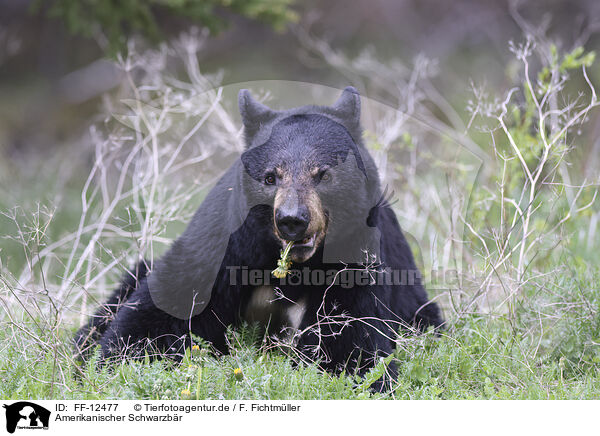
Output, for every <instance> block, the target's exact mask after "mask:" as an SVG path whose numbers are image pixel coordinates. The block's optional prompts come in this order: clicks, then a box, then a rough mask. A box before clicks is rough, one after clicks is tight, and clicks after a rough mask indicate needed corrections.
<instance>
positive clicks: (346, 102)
mask: <svg viewBox="0 0 600 436" xmlns="http://www.w3.org/2000/svg"><path fill="white" fill-rule="evenodd" d="M332 109H334V111H335V113H336V115H337V116H338V117H340V118H341V119H342V120H344V121H346V122H347V123H349V124H350V125H351V126H352V127H358V126H359V125H360V94H359V93H358V91H357V90H356V88H354V87H353V86H347V87H346V88H344V90H343V91H342V95H341V96H340V98H338V100H337V101H336V102H335V103H334V105H333V106H332Z"/></svg>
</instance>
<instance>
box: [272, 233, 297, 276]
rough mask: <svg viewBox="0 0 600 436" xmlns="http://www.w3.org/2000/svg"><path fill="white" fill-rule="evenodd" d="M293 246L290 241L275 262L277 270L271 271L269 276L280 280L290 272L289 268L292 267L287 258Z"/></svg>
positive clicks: (292, 242)
mask: <svg viewBox="0 0 600 436" xmlns="http://www.w3.org/2000/svg"><path fill="white" fill-rule="evenodd" d="M293 245H294V241H290V242H288V244H287V245H286V247H285V249H284V250H281V257H280V258H279V260H278V261H277V268H275V269H274V270H273V271H271V274H273V276H274V277H276V278H278V279H282V278H284V277H285V276H286V275H287V274H288V273H289V272H290V266H292V261H291V260H288V256H289V254H290V250H291V249H292V246H293Z"/></svg>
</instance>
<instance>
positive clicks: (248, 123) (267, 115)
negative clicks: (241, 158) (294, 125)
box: [238, 89, 277, 145]
mask: <svg viewBox="0 0 600 436" xmlns="http://www.w3.org/2000/svg"><path fill="white" fill-rule="evenodd" d="M238 105H239V108H240V115H241V116H242V122H243V123H244V130H245V133H246V140H247V141H248V145H250V142H251V141H252V138H253V137H254V135H255V134H256V132H257V131H258V130H259V129H260V127H261V125H264V124H265V123H266V122H268V121H270V120H272V119H273V118H275V116H276V115H277V113H276V112H275V111H274V110H272V109H271V108H268V107H267V106H265V105H264V104H262V103H259V102H258V101H256V100H254V99H253V98H252V95H250V91H248V90H247V89H242V90H240V93H239V95H238Z"/></svg>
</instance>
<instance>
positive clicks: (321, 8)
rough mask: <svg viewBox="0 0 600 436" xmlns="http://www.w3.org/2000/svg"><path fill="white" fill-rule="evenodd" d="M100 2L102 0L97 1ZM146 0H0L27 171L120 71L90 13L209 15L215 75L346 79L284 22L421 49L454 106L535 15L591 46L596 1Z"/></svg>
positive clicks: (125, 18) (5, 151) (502, 65)
mask: <svg viewBox="0 0 600 436" xmlns="http://www.w3.org/2000/svg"><path fill="white" fill-rule="evenodd" d="M78 3H79V4H80V7H76V6H75V5H77V4H78ZM102 3H104V4H106V5H107V6H106V7H104V8H101V7H100V6H99V5H101V4H102ZM131 3H132V4H136V3H138V2H131ZM140 3H145V2H140ZM147 3H149V4H153V3H156V4H154V5H153V7H152V8H151V11H152V13H153V17H154V21H155V22H154V23H153V24H152V26H155V27H156V28H154V27H152V26H151V25H150V24H144V23H143V22H142V23H140V24H139V27H141V29H136V27H137V26H135V25H133V24H132V23H134V22H135V23H137V21H135V20H136V19H137V18H139V17H138V15H139V14H137V12H136V11H135V8H134V7H131V9H132V10H131V11H128V10H127V8H126V7H125V6H119V2H114V1H106V2H102V1H92V0H89V1H81V2H76V1H38V2H32V1H28V0H0V95H1V96H2V98H1V99H0V153H1V156H2V159H3V160H5V161H7V160H8V161H10V163H11V166H12V165H15V166H16V168H19V169H20V171H22V172H25V173H27V168H32V167H31V164H32V162H35V161H38V160H45V159H47V158H51V157H52V156H55V155H56V154H57V153H60V152H61V151H64V150H65V148H68V147H71V145H72V144H73V143H74V142H78V143H80V141H81V140H82V138H81V135H84V134H85V132H86V130H87V128H88V126H89V123H90V119H92V118H93V117H94V116H95V115H96V114H97V113H98V106H99V103H100V97H101V96H102V94H103V93H106V92H109V91H111V90H112V89H115V88H117V87H118V85H119V83H120V82H121V81H122V80H124V78H123V75H122V74H120V72H119V70H118V68H117V67H116V66H114V65H111V63H110V62H107V61H103V59H106V58H107V57H108V58H109V59H110V58H111V57H114V56H115V53H116V52H117V51H119V50H122V49H123V48H124V45H123V42H122V41H121V40H118V37H115V38H117V40H115V41H109V40H108V38H109V37H110V36H111V35H107V33H110V30H107V28H106V27H104V28H103V27H102V23H103V21H102V20H105V21H106V22H108V23H111V25H113V24H115V23H117V24H115V25H118V26H119V28H118V29H119V30H116V31H117V32H119V33H118V35H120V36H121V37H122V38H124V37H125V36H126V35H144V36H146V37H148V35H149V34H150V35H151V38H150V43H155V44H156V43H158V42H160V41H161V40H164V41H168V40H169V39H171V38H174V37H177V36H178V35H179V33H180V32H182V31H184V30H186V29H188V28H189V27H190V26H191V25H199V26H202V25H207V24H214V23H213V21H217V20H218V21H219V22H220V23H222V25H219V26H216V27H215V29H214V31H213V33H212V35H211V37H210V38H209V39H208V40H207V42H206V44H205V46H204V47H203V48H202V50H201V51H200V52H199V61H200V66H201V68H202V71H203V72H204V73H212V72H215V71H218V70H223V72H224V77H223V80H222V83H223V84H228V83H236V82H246V81H251V80H268V79H278V80H299V81H304V82H311V83H318V84H323V85H329V86H333V87H337V88H343V87H344V86H346V85H347V84H348V77H344V76H343V75H341V74H340V72H339V71H338V70H336V69H334V68H332V67H331V66H330V65H328V64H327V63H325V62H322V61H320V60H318V59H314V57H311V56H310V54H311V53H310V50H307V47H306V45H305V44H303V38H302V37H301V36H299V35H298V32H299V31H298V30H294V29H302V31H304V32H308V33H310V35H313V36H314V37H317V38H323V39H324V40H325V41H327V42H328V43H329V44H330V46H331V47H332V48H333V49H337V50H342V51H343V52H344V53H346V54H348V55H349V56H352V55H356V54H358V53H359V52H361V51H362V50H364V49H367V48H368V49H370V50H373V51H374V52H375V53H376V55H377V57H378V58H379V59H381V60H384V61H385V60H389V59H400V60H402V61H403V62H405V63H407V64H410V63H411V62H412V61H413V59H414V58H415V57H417V56H418V55H420V54H424V55H425V56H427V57H428V58H430V59H434V60H435V61H436V62H437V68H438V69H439V71H440V72H441V74H438V75H437V76H436V77H435V78H434V79H433V80H434V82H435V84H436V86H437V88H438V89H439V90H440V92H442V93H443V95H444V96H445V97H446V99H447V100H448V101H449V102H450V103H451V104H453V105H454V106H455V107H456V110H458V111H459V112H460V111H464V108H465V107H466V103H467V100H468V99H469V98H470V85H469V81H470V80H473V81H475V82H482V81H485V82H486V83H487V84H488V85H489V86H490V87H491V88H492V89H494V88H504V87H506V86H507V85H510V83H507V81H508V80H509V78H510V75H507V68H508V67H509V66H510V65H511V62H512V60H513V59H514V56H513V55H512V53H510V51H509V49H508V41H510V40H515V41H522V40H524V33H525V32H530V31H532V30H534V29H536V30H537V31H540V30H539V29H538V26H539V28H543V29H545V31H546V33H547V35H548V36H549V38H550V39H551V40H553V41H555V42H557V43H558V44H559V45H560V46H561V47H562V48H563V49H567V50H568V49H570V48H572V47H574V46H576V45H583V44H585V45H586V46H588V47H591V48H594V47H596V46H597V45H598V41H599V39H598V31H599V30H600V3H599V2H597V1H594V0H576V1H559V0H539V1H536V0H533V1H522V2H508V1H502V0H498V1H492V0H483V1H482V0H455V1H451V2H448V1H442V0H373V1H368V2H367V1H362V2H360V1H357V2H347V1H344V0H330V1H327V2H319V1H295V2H292V1H291V0H290V1H289V2H281V1H276V0H262V1H256V2H249V3H257V4H258V6H261V5H262V6H263V7H265V8H266V9H269V8H270V7H271V5H270V4H274V5H276V6H277V7H280V8H281V9H282V11H281V12H279V13H278V15H276V16H275V18H273V17H272V16H269V15H267V14H262V15H261V14H260V13H259V14H258V15H257V17H258V18H257V17H256V16H255V17H253V16H252V14H251V13H246V15H243V14H242V13H236V12H233V11H232V8H228V7H225V6H217V7H216V8H215V9H214V10H213V11H212V12H211V13H209V16H208V18H207V19H196V20H194V19H190V18H189V17H188V16H186V14H185V13H182V12H181V10H176V9H175V8H169V7H167V5H168V4H170V3H173V4H176V3H181V4H183V5H184V6H183V7H182V8H181V9H183V10H185V7H187V5H186V3H207V4H216V5H219V3H222V4H227V2H218V1H208V2H193V1H191V2H174V1H173V2H169V1H162V2H147ZM234 3H235V2H234ZM53 8H56V9H57V10H54V9H53ZM284 11H287V12H284ZM517 11H518V12H517ZM94 14H97V15H96V16H95V15H94ZM107 14H113V15H114V17H112V18H111V17H106V15H107ZM273 23H276V25H275V28H274V26H273ZM528 26H530V27H529V28H527V27H528ZM82 27H83V28H82ZM150 27H152V30H150ZM596 71H597V69H596V70H595V71H594V73H595V72H596ZM592 75H594V74H592ZM355 85H356V86H360V83H357V84H355ZM361 91H365V90H364V89H362V90H361ZM20 176H25V174H21V175H20ZM3 181H4V180H3ZM6 189H7V187H6V186H3V191H5V190H6ZM6 194H7V192H3V195H2V198H5V195H6ZM4 205H5V206H6V205H7V204H6V203H5V204H4Z"/></svg>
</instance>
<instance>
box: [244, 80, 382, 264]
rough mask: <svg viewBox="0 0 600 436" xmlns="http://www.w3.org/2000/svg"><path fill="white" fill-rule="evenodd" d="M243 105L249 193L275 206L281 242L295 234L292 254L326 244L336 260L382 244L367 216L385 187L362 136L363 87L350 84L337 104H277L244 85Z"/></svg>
mask: <svg viewBox="0 0 600 436" xmlns="http://www.w3.org/2000/svg"><path fill="white" fill-rule="evenodd" d="M239 106H240V113H241V115H242V120H243V123H244V129H245V135H246V147H247V148H246V151H245V152H244V153H243V155H242V163H243V167H244V169H245V173H246V174H245V178H244V191H245V195H246V198H247V200H248V202H249V204H250V205H257V204H261V205H269V206H270V207H271V210H272V217H271V219H272V222H271V231H272V235H270V236H272V237H274V238H275V239H276V240H277V241H278V242H279V244H280V245H281V246H282V247H285V246H286V245H287V244H288V243H289V242H290V241H294V245H293V248H292V250H291V252H290V258H291V260H292V261H294V262H306V261H307V260H309V259H310V258H312V257H313V256H314V255H315V253H317V252H318V251H319V249H320V248H324V250H323V256H324V260H325V261H327V260H329V261H331V262H339V261H340V260H341V261H349V262H356V261H358V260H360V259H358V258H359V257H363V256H364V254H363V253H364V252H365V251H369V250H370V251H371V252H372V251H375V252H377V251H378V242H379V238H378V237H377V236H378V235H377V234H376V231H375V229H374V228H373V227H372V226H369V225H368V224H367V223H368V218H369V215H370V214H371V215H372V211H373V208H374V207H375V206H376V204H377V201H378V199H380V197H381V194H380V189H379V178H378V174H377V170H376V167H375V164H374V162H373V160H372V158H371V156H370V155H369V154H368V153H367V151H366V149H365V148H364V146H363V143H362V139H361V137H362V133H361V127H360V96H359V95H358V92H357V91H356V90H355V89H354V88H352V87H348V88H346V89H345V90H344V91H343V93H342V95H341V97H340V98H339V99H338V101H337V102H336V103H335V104H334V105H333V106H303V107H300V108H296V109H291V110H284V111H277V110H273V109H271V108H268V107H267V106H265V105H263V104H261V103H259V102H257V101H256V100H254V99H253V98H252V97H251V95H250V94H249V92H248V91H246V90H242V91H241V92H240V94H239ZM372 254H378V253H372ZM325 257H327V258H329V259H325ZM363 260H364V259H363Z"/></svg>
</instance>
